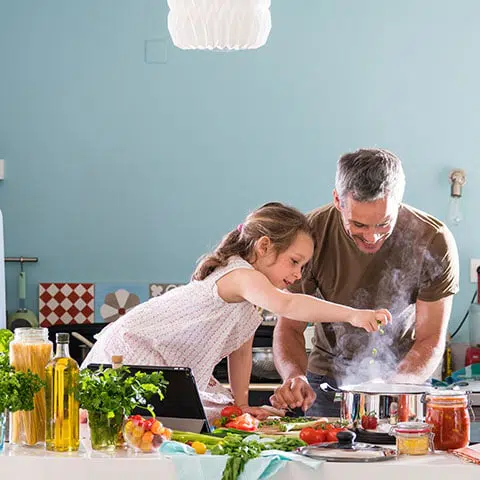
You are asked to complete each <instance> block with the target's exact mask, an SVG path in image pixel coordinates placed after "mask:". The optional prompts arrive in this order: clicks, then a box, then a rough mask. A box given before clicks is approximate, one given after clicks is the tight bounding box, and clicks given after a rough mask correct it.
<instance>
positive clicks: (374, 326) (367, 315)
mask: <svg viewBox="0 0 480 480" xmlns="http://www.w3.org/2000/svg"><path fill="white" fill-rule="evenodd" d="M217 286H218V292H219V294H220V296H221V297H222V298H224V300H226V301H229V299H234V298H238V299H239V300H238V301H240V300H241V299H244V300H246V301H248V302H250V303H252V304H254V305H256V306H258V307H262V308H264V309H266V310H268V311H270V312H273V313H275V314H276V315H279V316H282V317H287V318H290V319H292V320H300V321H302V322H313V323H316V322H348V323H350V324H352V325H353V326H355V327H360V328H364V329H365V330H366V331H367V332H374V331H377V330H378V328H379V326H380V325H385V324H386V323H389V322H391V320H392V316H391V314H390V312H389V311H388V310H386V309H381V310H359V309H356V308H351V307H346V306H344V305H339V304H337V303H332V302H328V301H326V300H320V299H318V298H315V297H312V296H310V295H303V294H300V293H290V292H287V291H284V290H279V289H278V288H276V287H274V286H273V285H272V283H271V282H270V280H268V278H267V277H266V276H265V275H263V273H261V272H259V271H258V270H250V269H236V270H233V271H232V272H230V273H228V274H227V275H225V276H224V277H222V278H221V279H220V280H219V281H218V282H217ZM222 293H223V294H222ZM225 297H227V298H225Z"/></svg>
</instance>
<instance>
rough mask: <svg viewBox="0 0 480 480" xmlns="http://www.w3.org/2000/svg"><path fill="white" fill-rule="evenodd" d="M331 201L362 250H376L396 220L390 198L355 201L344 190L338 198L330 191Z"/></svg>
mask: <svg viewBox="0 0 480 480" xmlns="http://www.w3.org/2000/svg"><path fill="white" fill-rule="evenodd" d="M333 201H334V204H335V207H336V209H337V210H338V211H339V212H340V214H341V216H342V221H343V226H344V227H345V231H346V232H347V234H348V235H349V236H350V237H351V238H352V239H353V241H354V242H355V245H356V246H357V247H358V249H359V250H360V251H362V252H363V253H377V252H378V251H379V250H380V248H382V245H383V244H384V242H385V240H386V239H387V238H388V237H389V236H390V235H391V234H392V232H393V229H394V227H395V223H396V222H397V217H398V209H399V204H398V202H396V201H395V200H394V199H392V198H381V199H378V200H374V201H373V202H357V201H356V200H354V199H353V198H352V196H351V194H348V195H347V197H346V198H345V199H344V201H340V198H339V196H338V194H337V192H336V191H335V190H334V191H333Z"/></svg>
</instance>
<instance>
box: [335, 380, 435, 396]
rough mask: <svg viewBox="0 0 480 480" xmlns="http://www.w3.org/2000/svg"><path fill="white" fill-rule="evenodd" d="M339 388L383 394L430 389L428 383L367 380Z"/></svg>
mask: <svg viewBox="0 0 480 480" xmlns="http://www.w3.org/2000/svg"><path fill="white" fill-rule="evenodd" d="M340 390H342V391H344V392H351V393H368V394H383V395H399V394H408V393H412V394H415V393H428V392H430V391H431V390H432V387H431V386H430V385H415V384H412V383H395V384H393V383H376V382H367V383H360V384H358V385H342V386H341V387H340Z"/></svg>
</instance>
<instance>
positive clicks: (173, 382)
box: [87, 363, 210, 433]
mask: <svg viewBox="0 0 480 480" xmlns="http://www.w3.org/2000/svg"><path fill="white" fill-rule="evenodd" d="M100 366H101V365H100V364H98V363H91V364H89V365H87V368H89V369H90V370H97V369H98V368H99V367H100ZM103 366H104V367H105V368H109V367H111V365H110V364H103ZM125 366H126V367H128V368H129V370H130V373H131V374H132V375H134V374H135V373H136V372H145V373H151V372H158V371H161V372H163V376H164V378H165V380H167V381H168V385H167V389H166V392H165V394H164V399H163V400H160V398H159V396H158V395H154V396H153V397H151V398H150V400H149V402H148V403H150V405H152V406H153V411H154V412H155V416H156V417H157V418H158V420H160V421H161V422H162V423H163V424H164V425H165V426H166V427H168V428H171V429H172V430H181V431H186V432H193V433H202V432H210V425H209V424H208V420H207V416H206V415H205V410H204V408H203V405H202V402H201V400H200V395H199V393H198V388H197V384H196V383H195V378H194V376H193V373H192V370H191V369H190V368H187V367H165V366H155V367H154V366H142V365H125ZM136 414H139V415H142V416H145V415H148V411H147V410H145V409H142V408H136V409H135V410H134V412H133V415H136Z"/></svg>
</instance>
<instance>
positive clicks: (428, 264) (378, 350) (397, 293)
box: [333, 232, 443, 386]
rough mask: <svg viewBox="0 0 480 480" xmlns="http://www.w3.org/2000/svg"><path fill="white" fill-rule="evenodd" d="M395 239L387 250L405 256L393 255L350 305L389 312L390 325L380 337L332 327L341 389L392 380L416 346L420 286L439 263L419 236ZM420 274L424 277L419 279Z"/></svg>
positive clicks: (438, 271) (439, 270) (439, 267)
mask: <svg viewBox="0 0 480 480" xmlns="http://www.w3.org/2000/svg"><path fill="white" fill-rule="evenodd" d="M396 237H397V240H396V244H394V245H392V247H390V248H392V252H394V254H396V253H397V252H400V251H401V252H403V256H402V257H400V258H394V257H395V256H397V255H394V256H393V257H392V262H395V264H393V263H388V262H387V263H386V265H385V267H384V269H383V270H384V273H383V275H382V276H381V279H380V282H379V283H378V285H376V286H373V287H372V288H369V289H365V288H362V289H358V290H357V291H356V292H355V294H354V295H353V298H352V301H351V303H350V305H351V306H353V307H356V308H375V309H378V308H388V309H389V310H390V312H391V313H392V318H393V320H392V323H391V324H389V325H387V326H386V327H385V328H384V329H383V330H384V333H383V334H382V333H380V332H376V333H373V334H372V333H370V334H369V333H367V332H365V331H364V330H363V329H359V328H355V327H352V326H351V325H349V324H335V327H334V328H335V332H336V339H337V349H336V352H337V353H338V354H339V355H338V356H337V357H335V358H334V359H333V361H334V372H335V376H336V378H337V381H338V384H339V385H341V386H342V385H356V384H359V383H364V382H370V381H372V380H375V381H386V382H388V381H390V379H391V378H392V376H393V375H394V374H395V372H396V369H397V366H398V364H399V362H400V361H401V359H402V358H403V357H404V356H405V355H406V353H407V352H408V351H409V350H410V348H411V346H412V344H413V342H414V334H415V330H414V322H415V298H416V293H417V291H418V287H419V286H428V282H431V281H432V279H435V278H436V277H438V276H439V275H441V273H442V271H443V267H442V265H441V261H440V259H435V258H434V257H433V256H432V255H431V254H430V253H429V252H428V251H427V250H426V245H425V244H423V245H422V244H420V234H418V233H417V234H415V233H414V232H410V234H409V235H406V234H405V233H404V232H401V233H400V234H399V235H397V236H396ZM420 272H423V278H420V277H419V275H420ZM426 279H430V280H426ZM392 299H393V302H392ZM372 352H373V354H372ZM407 381H408V380H407V379H406V382H407Z"/></svg>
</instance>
